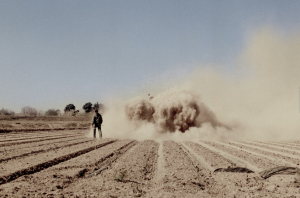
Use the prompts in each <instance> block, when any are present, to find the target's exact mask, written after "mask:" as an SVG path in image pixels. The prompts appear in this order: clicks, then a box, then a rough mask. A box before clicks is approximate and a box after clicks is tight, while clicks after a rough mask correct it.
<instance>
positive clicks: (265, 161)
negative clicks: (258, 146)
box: [218, 142, 289, 169]
mask: <svg viewBox="0 0 300 198" xmlns="http://www.w3.org/2000/svg"><path fill="white" fill-rule="evenodd" d="M218 143H219V144H222V145H224V146H227V147H231V148H233V149H236V150H241V151H244V152H246V153H249V154H252V155H254V156H258V157H259V158H261V162H259V163H257V166H259V167H262V168H263V169H268V168H270V167H274V166H285V165H286V164H289V162H287V161H285V160H278V159H277V158H274V157H270V156H268V155H264V154H261V153H258V152H255V151H253V150H249V149H247V148H244V147H243V146H240V145H239V146H237V145H234V144H233V143H232V142H226V143H225V142H218ZM261 164H262V165H261Z"/></svg>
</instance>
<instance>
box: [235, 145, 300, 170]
mask: <svg viewBox="0 0 300 198" xmlns="http://www.w3.org/2000/svg"><path fill="white" fill-rule="evenodd" d="M231 144H233V145H236V146H243V147H244V148H246V149H248V150H250V151H254V152H257V153H261V154H263V155H266V156H269V157H273V158H276V159H278V160H279V161H280V160H282V161H287V162H288V164H286V165H287V166H291V165H295V164H299V163H300V160H299V159H296V158H294V156H293V157H289V156H286V155H281V154H280V153H278V152H276V151H273V150H269V149H265V148H261V147H256V146H253V145H249V144H245V143H241V142H231Z"/></svg>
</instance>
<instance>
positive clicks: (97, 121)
mask: <svg viewBox="0 0 300 198" xmlns="http://www.w3.org/2000/svg"><path fill="white" fill-rule="evenodd" d="M102 122H103V120H102V116H101V114H100V113H97V114H96V115H94V117H93V123H92V125H94V126H95V127H100V128H101V124H102Z"/></svg>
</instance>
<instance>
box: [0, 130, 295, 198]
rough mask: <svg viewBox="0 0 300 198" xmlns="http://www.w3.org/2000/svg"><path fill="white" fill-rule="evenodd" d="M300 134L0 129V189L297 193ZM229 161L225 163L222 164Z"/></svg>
mask: <svg viewBox="0 0 300 198" xmlns="http://www.w3.org/2000/svg"><path fill="white" fill-rule="evenodd" d="M299 163H300V142H299V141H298V142H297V141H295V142H249V141H247V142H242V141H240V142H217V141H215V142H214V141H202V140H193V141H183V142H175V141H171V140H169V141H160V142H157V141H153V140H145V141H137V140H131V139H125V140H124V139H123V140H118V139H107V138H104V139H93V138H88V137H86V136H85V132H84V131H82V130H72V131H67V130H64V131H55V132H53V131H52V132H45V131H41V132H34V133H18V134H0V197H300V188H299V185H298V183H296V182H295V179H294V178H295V175H273V176H271V177H269V178H267V179H263V178H262V177H260V174H259V173H260V172H261V171H264V170H266V169H270V168H274V167H278V166H290V167H296V166H299ZM228 167H229V168H228Z"/></svg>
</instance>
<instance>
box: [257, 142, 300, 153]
mask: <svg viewBox="0 0 300 198" xmlns="http://www.w3.org/2000/svg"><path fill="white" fill-rule="evenodd" d="M260 143H264V142H260ZM265 143H266V144H270V145H274V146H279V147H283V148H289V149H294V150H295V151H298V152H300V146H295V145H291V144H288V143H279V142H265Z"/></svg>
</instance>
